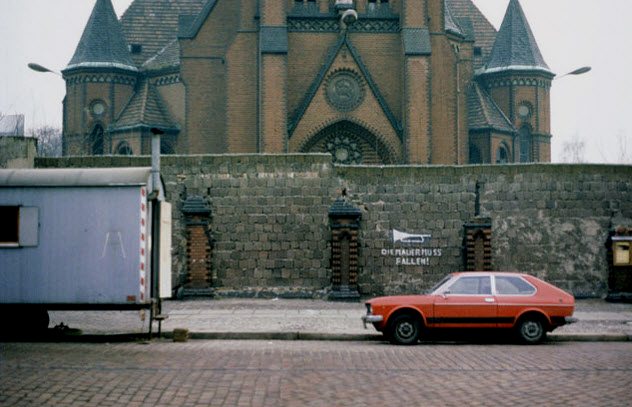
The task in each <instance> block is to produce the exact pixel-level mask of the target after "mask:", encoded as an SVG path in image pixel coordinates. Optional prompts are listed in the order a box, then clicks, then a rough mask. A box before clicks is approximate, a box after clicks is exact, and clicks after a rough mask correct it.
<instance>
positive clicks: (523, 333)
mask: <svg viewBox="0 0 632 407" xmlns="http://www.w3.org/2000/svg"><path fill="white" fill-rule="evenodd" d="M366 307H367V314H366V315H364V316H363V317H362V320H363V322H364V327H365V328H366V324H367V323H372V324H373V326H374V327H375V329H377V330H378V331H380V332H382V333H383V334H384V336H385V337H386V338H387V339H388V340H389V341H391V342H392V343H395V344H400V345H412V344H414V343H416V342H417V341H418V340H419V339H420V336H421V334H422V332H424V331H426V330H432V329H436V328H506V329H513V330H514V331H515V333H516V334H517V336H518V339H520V340H521V341H522V342H524V343H528V344H534V343H539V342H542V341H543V340H544V339H545V338H546V333H547V332H551V331H552V330H554V329H555V328H557V327H559V326H562V325H565V324H568V323H571V322H574V321H575V319H574V318H571V316H572V315H573V311H574V309H575V298H574V297H573V296H572V295H571V294H568V293H567V292H565V291H563V290H561V289H559V288H557V287H555V286H553V285H551V284H549V283H547V282H544V281H542V280H540V279H538V278H536V277H533V276H530V275H528V274H519V273H501V272H462V273H453V274H450V275H448V276H446V277H445V278H444V279H443V280H441V281H440V282H439V283H438V284H437V285H435V287H434V288H432V289H431V290H430V293H429V294H427V295H398V296H390V297H378V298H373V299H371V300H369V301H367V302H366Z"/></svg>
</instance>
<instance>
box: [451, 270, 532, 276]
mask: <svg viewBox="0 0 632 407" xmlns="http://www.w3.org/2000/svg"><path fill="white" fill-rule="evenodd" d="M451 274H452V275H453V276H462V275H468V276H507V275H511V276H524V275H526V274H525V273H520V272H518V271H457V272H454V273H451Z"/></svg>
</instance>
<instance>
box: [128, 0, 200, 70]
mask: <svg viewBox="0 0 632 407" xmlns="http://www.w3.org/2000/svg"><path fill="white" fill-rule="evenodd" d="M206 3H207V0H134V1H133V2H132V4H131V5H130V6H129V7H128V9H127V10H126V11H125V13H123V16H122V17H121V25H122V26H123V34H124V35H125V38H126V39H127V42H128V43H129V44H139V45H141V46H142V50H141V52H140V53H138V54H133V55H132V58H133V60H134V62H135V63H136V64H137V65H139V66H140V65H142V64H143V63H144V62H145V61H147V60H148V59H149V58H151V57H153V56H154V55H156V54H157V53H158V52H159V51H160V50H162V49H163V48H164V47H165V46H167V45H168V44H169V43H170V42H171V41H173V40H174V39H175V38H176V37H177V35H178V26H179V23H178V22H179V18H180V16H197V15H198V14H199V13H200V12H201V11H202V9H203V8H204V6H205V4H206Z"/></svg>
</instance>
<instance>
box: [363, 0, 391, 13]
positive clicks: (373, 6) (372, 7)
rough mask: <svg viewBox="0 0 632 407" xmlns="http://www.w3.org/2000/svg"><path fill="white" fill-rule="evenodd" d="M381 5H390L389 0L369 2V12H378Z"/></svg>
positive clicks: (370, 0)
mask: <svg viewBox="0 0 632 407" xmlns="http://www.w3.org/2000/svg"><path fill="white" fill-rule="evenodd" d="M380 4H388V0H369V4H368V5H367V11H369V12H371V11H376V10H377V9H378V8H379V7H380Z"/></svg>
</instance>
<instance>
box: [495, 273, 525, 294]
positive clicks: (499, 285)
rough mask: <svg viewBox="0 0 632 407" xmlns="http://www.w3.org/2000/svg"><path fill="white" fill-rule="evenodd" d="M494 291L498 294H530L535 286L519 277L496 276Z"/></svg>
mask: <svg viewBox="0 0 632 407" xmlns="http://www.w3.org/2000/svg"><path fill="white" fill-rule="evenodd" d="M496 293H497V294H500V295H531V294H533V293H535V287H534V286H532V285H531V284H529V283H528V282H527V281H525V280H524V279H522V278H520V277H515V276H496Z"/></svg>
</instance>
